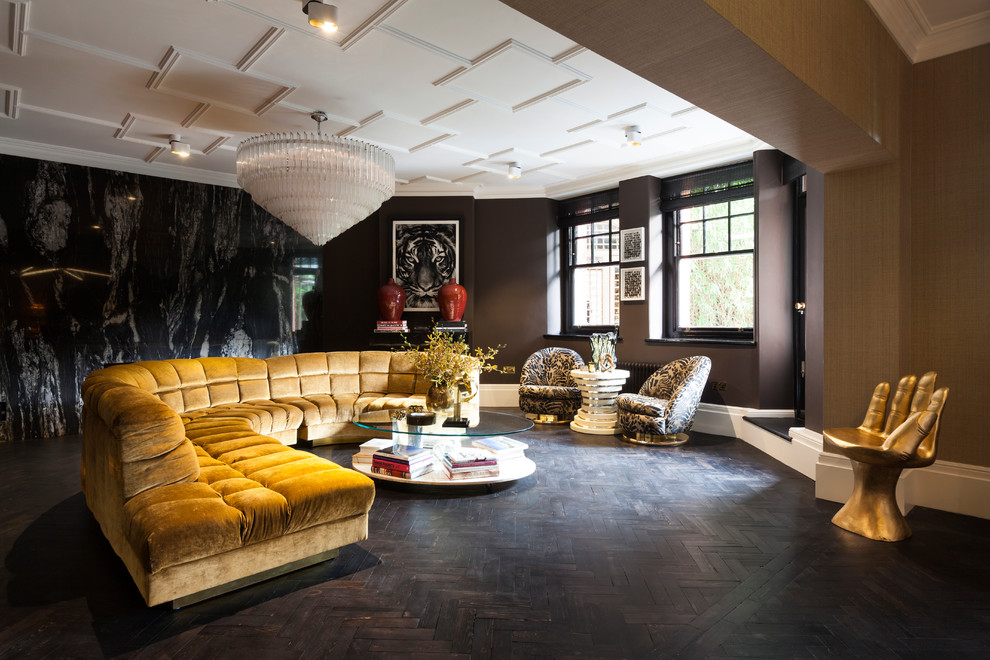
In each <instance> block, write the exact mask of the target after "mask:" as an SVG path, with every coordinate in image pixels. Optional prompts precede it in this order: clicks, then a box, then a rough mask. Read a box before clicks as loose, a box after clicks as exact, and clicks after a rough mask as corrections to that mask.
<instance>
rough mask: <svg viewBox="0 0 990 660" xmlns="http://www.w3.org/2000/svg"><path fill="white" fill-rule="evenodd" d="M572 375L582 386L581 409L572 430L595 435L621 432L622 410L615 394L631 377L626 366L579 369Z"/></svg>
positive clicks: (572, 424)
mask: <svg viewBox="0 0 990 660" xmlns="http://www.w3.org/2000/svg"><path fill="white" fill-rule="evenodd" d="M571 376H572V377H573V378H574V381H575V382H576V383H577V386H578V389H580V390H581V410H579V411H578V413H577V414H576V415H575V416H574V421H573V422H571V430H572V431H577V432H578V433H591V434H593V435H615V434H616V433H618V432H619V430H620V429H619V414H618V411H617V410H616V407H615V397H617V396H618V395H619V392H621V391H622V386H623V385H625V384H626V379H627V378H629V372H628V371H626V370H624V369H615V370H613V371H588V370H587V369H575V370H573V371H572V372H571Z"/></svg>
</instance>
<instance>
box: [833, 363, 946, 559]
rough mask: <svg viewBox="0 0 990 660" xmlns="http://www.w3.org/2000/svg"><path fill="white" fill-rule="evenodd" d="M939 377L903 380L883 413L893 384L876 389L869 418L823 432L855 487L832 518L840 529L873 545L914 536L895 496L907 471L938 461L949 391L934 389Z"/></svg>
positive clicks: (885, 384) (884, 384)
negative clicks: (849, 469) (848, 465)
mask: <svg viewBox="0 0 990 660" xmlns="http://www.w3.org/2000/svg"><path fill="white" fill-rule="evenodd" d="M935 375H936V374H935V372H934V371H929V372H928V373H926V374H925V375H924V376H922V377H921V380H918V381H917V389H915V384H916V383H915V380H916V379H915V377H914V376H913V375H912V376H905V377H904V378H901V382H900V383H898V384H897V392H896V393H895V394H894V399H893V401H892V402H891V404H890V412H889V413H887V414H886V417H887V419H886V423H885V422H884V413H885V412H886V407H887V397H888V395H889V394H890V385H889V384H888V383H880V384H879V385H877V387H876V389H875V390H873V399H872V400H871V401H870V408H869V410H867V411H866V418H865V419H864V420H863V423H862V424H861V425H860V426H859V427H857V428H840V429H825V444H826V445H828V446H830V447H832V448H833V449H835V450H836V451H838V452H839V453H840V454H843V455H844V456H847V457H849V460H850V461H852V467H853V475H854V477H855V484H854V486H853V493H852V496H850V498H849V501H848V502H846V504H845V506H843V507H842V508H841V509H839V512H838V513H837V514H835V517H834V518H832V522H833V523H835V524H836V525H838V526H839V527H841V528H843V529H846V530H849V531H850V532H854V533H856V534H859V535H860V536H865V537H866V538H868V539H873V540H875V541H902V540H904V539H906V538H907V537H909V536H911V528H910V527H908V524H907V522H906V521H905V520H904V516H903V515H902V514H901V510H900V509H899V508H898V507H897V501H896V500H895V498H894V491H895V489H896V488H897V479H898V478H899V477H900V476H901V471H902V470H904V468H919V467H925V466H928V465H931V464H932V463H933V462H934V461H935V440H936V438H937V437H938V424H939V416H940V415H941V414H942V407H943V406H944V405H945V399H946V397H947V396H948V394H949V388H947V387H943V388H940V389H939V390H937V391H936V390H935Z"/></svg>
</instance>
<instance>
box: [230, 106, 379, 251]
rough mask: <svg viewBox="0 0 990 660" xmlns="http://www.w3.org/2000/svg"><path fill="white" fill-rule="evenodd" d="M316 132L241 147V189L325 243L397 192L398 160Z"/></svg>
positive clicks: (274, 136)
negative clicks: (396, 172)
mask: <svg viewBox="0 0 990 660" xmlns="http://www.w3.org/2000/svg"><path fill="white" fill-rule="evenodd" d="M312 118H313V120H314V121H316V127H317V132H316V133H266V134H264V135H256V136H254V137H251V138H248V139H246V140H244V141H243V142H241V144H240V146H239V147H237V185H239V186H240V187H241V188H243V189H244V191H245V192H247V193H248V194H249V195H251V198H252V199H254V201H255V203H256V204H258V206H260V207H261V208H263V209H265V210H266V211H268V212H269V213H271V214H272V215H274V216H275V217H276V218H278V219H279V220H281V221H282V222H284V223H285V224H287V225H289V226H290V227H292V228H293V229H295V230H296V231H298V232H299V233H300V234H302V235H303V236H305V237H306V238H308V239H309V240H310V241H312V242H313V243H314V244H315V245H323V244H324V243H326V242H327V241H329V240H330V239H332V238H335V237H337V236H338V235H340V234H341V233H343V232H344V231H345V230H347V229H349V228H350V227H353V226H354V225H356V224H357V223H359V222H361V221H362V220H364V219H365V218H367V217H368V216H369V215H371V214H372V213H374V212H375V210H377V209H378V208H379V207H380V206H381V205H382V203H383V202H384V201H385V200H386V199H388V198H389V197H391V196H392V195H394V194H395V161H394V160H393V159H392V156H391V154H389V153H388V152H387V151H385V150H383V149H380V148H378V147H376V146H374V145H372V144H368V143H366V142H361V141H360V140H353V139H351V138H345V137H337V136H335V135H323V133H322V132H321V131H320V130H319V129H320V124H322V123H323V122H324V121H326V120H327V116H326V114H325V113H324V112H321V111H317V112H314V113H313V114H312Z"/></svg>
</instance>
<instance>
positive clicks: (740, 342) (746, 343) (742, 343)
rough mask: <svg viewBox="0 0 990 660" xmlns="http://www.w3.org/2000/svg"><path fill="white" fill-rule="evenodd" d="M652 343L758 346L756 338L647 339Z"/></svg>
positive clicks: (661, 344) (647, 341)
mask: <svg viewBox="0 0 990 660" xmlns="http://www.w3.org/2000/svg"><path fill="white" fill-rule="evenodd" d="M645 341H646V343H647V344H651V345H658V346H663V345H676V344H692V345H697V344H714V345H716V346H756V340H755V339H710V338H709V339H705V338H702V337H698V338H677V339H646V340H645Z"/></svg>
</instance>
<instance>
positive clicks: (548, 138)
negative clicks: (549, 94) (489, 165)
mask: <svg viewBox="0 0 990 660" xmlns="http://www.w3.org/2000/svg"><path fill="white" fill-rule="evenodd" d="M548 104H549V105H544V104H540V105H537V106H531V107H529V108H525V109H523V110H520V111H519V112H511V111H509V110H505V109H503V108H499V107H496V106H494V105H490V104H488V103H475V104H473V105H471V106H469V107H466V108H464V109H463V110H460V111H458V112H456V113H453V114H451V115H449V116H447V117H444V118H443V119H441V120H439V121H438V122H437V124H438V125H440V126H443V128H444V129H446V130H447V131H448V132H451V133H454V134H455V135H454V137H452V138H451V139H450V140H449V141H448V145H449V146H453V147H457V148H461V149H465V150H467V151H469V152H471V153H476V154H480V155H482V156H487V155H488V154H492V153H495V152H496V151H503V150H505V149H509V148H511V147H513V146H521V145H525V146H526V148H527V150H528V151H532V152H535V153H544V152H546V151H551V150H553V149H557V148H559V147H561V146H564V145H567V144H570V143H572V142H573V141H574V140H573V138H572V137H571V136H570V135H568V134H567V131H566V130H565V128H566V127H567V125H568V124H567V122H573V123H575V124H577V123H585V122H587V121H589V120H590V119H591V117H590V116H589V115H588V114H586V113H584V112H582V111H580V110H578V109H576V108H573V107H571V106H568V105H565V104H555V103H554V101H553V100H550V101H548ZM551 110H552V111H551ZM479 126H501V127H502V130H501V131H497V132H495V131H479V130H478V127H479Z"/></svg>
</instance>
